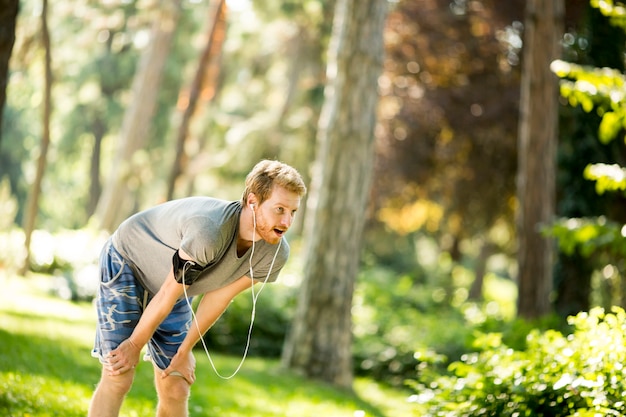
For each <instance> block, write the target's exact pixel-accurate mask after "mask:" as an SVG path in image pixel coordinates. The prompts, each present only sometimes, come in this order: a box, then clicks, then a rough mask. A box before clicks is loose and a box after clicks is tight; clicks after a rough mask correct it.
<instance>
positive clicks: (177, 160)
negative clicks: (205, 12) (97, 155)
mask: <svg viewBox="0 0 626 417" xmlns="http://www.w3.org/2000/svg"><path fill="white" fill-rule="evenodd" d="M207 27H208V31H209V32H208V35H207V42H206V45H205V47H204V51H203V52H202V55H201V56H200V62H199V63H198V68H197V69H196V75H195V77H194V80H193V82H192V84H191V87H190V88H189V91H188V92H187V94H186V95H187V97H186V98H184V99H183V100H179V101H184V102H185V103H184V104H183V105H184V106H185V109H184V112H183V118H182V121H181V123H180V127H179V128H178V135H177V137H176V151H175V155H174V163H173V165H172V170H171V172H170V176H169V180H168V183H167V195H166V199H167V200H171V199H172V198H174V190H175V188H176V182H177V180H178V178H179V177H180V176H181V175H182V174H183V172H184V170H185V166H186V165H187V160H188V157H187V155H186V153H185V142H186V141H187V136H188V134H189V125H190V124H191V119H192V117H193V115H194V113H195V111H196V107H197V104H198V99H199V98H200V96H201V93H202V92H203V91H204V90H206V89H210V91H211V92H210V93H209V94H207V97H205V100H210V99H211V98H213V97H214V96H215V91H216V89H217V79H218V75H219V66H217V65H211V63H215V62H217V59H216V58H217V57H218V56H219V55H220V54H221V51H222V45H223V44H224V39H225V35H226V1H225V0H214V1H213V4H212V7H211V8H210V10H209V19H208V22H207ZM211 69H214V70H213V71H211Z"/></svg>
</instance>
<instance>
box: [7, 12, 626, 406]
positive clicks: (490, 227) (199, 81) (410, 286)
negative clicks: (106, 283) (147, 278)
mask: <svg viewBox="0 0 626 417" xmlns="http://www.w3.org/2000/svg"><path fill="white" fill-rule="evenodd" d="M5 3H6V4H5ZM352 3H353V2H347V1H340V0H337V1H332V0H299V1H290V0H284V1H277V0H264V1H258V0H228V1H194V0H169V1H165V0H163V1H156V0H140V1H124V0H121V1H120V0H107V1H91V0H73V1H71V2H57V3H54V4H50V5H48V4H47V2H45V1H44V2H43V3H42V2H41V1H35V0H23V1H21V2H19V13H17V14H15V15H14V16H16V17H15V18H14V20H13V21H14V35H15V38H14V44H13V46H12V49H11V47H9V48H8V53H7V48H6V43H5V44H3V45H4V47H3V54H4V55H3V56H4V59H5V63H7V62H8V67H7V71H6V72H5V74H6V76H5V77H4V80H3V79H0V84H3V82H4V81H5V80H6V82H5V83H4V84H5V86H6V91H5V92H3V99H4V108H3V113H2V119H1V125H0V126H1V130H0V274H2V275H4V276H5V277H9V276H11V277H13V276H25V277H29V276H33V274H38V275H44V276H46V277H49V283H50V289H51V291H52V292H53V293H54V294H56V295H58V296H60V297H63V298H65V299H68V300H76V301H78V300H87V301H89V300H91V298H92V297H93V295H94V293H95V289H96V286H97V269H96V268H95V267H94V265H95V263H96V261H97V257H98V253H99V250H100V248H101V245H102V243H103V242H104V240H105V239H106V237H107V236H108V234H109V233H111V232H112V231H113V230H114V229H115V228H116V227H117V225H119V223H120V222H121V221H123V220H124V219H125V218H126V217H127V216H129V215H130V214H132V213H134V212H136V211H138V210H141V209H144V208H148V207H150V206H152V205H155V204H158V203H161V202H163V201H166V200H169V199H173V198H180V197H185V196H189V195H209V196H213V197H218V198H224V199H232V200H236V199H239V198H240V193H241V191H242V184H243V181H244V178H245V175H246V174H247V172H248V171H249V169H250V168H251V167H252V166H253V165H254V164H255V163H256V162H257V161H258V160H260V159H262V158H270V159H279V160H282V161H284V162H286V163H289V164H290V165H292V166H294V167H296V168H297V169H298V170H299V171H300V172H301V173H302V175H303V176H304V177H305V180H306V182H307V184H310V186H309V189H310V191H311V192H310V193H309V194H308V197H311V196H319V195H325V194H323V191H324V190H326V192H327V193H328V196H327V197H326V199H327V200H342V199H346V200H348V202H347V203H346V207H349V206H350V204H351V203H352V204H354V205H358V206H360V207H362V213H361V212H359V211H357V212H356V213H357V214H358V215H356V217H357V224H356V229H354V230H358V234H357V235H355V237H356V239H355V240H357V241H358V242H357V243H358V244H357V245H352V246H350V248H347V249H346V256H348V257H350V258H352V259H354V260H355V262H356V265H357V268H356V269H354V268H353V269H350V268H347V270H344V271H340V273H339V275H340V276H339V277H337V278H336V279H337V280H339V281H342V280H348V282H352V281H353V282H354V289H353V291H352V290H348V293H347V295H346V297H344V302H345V303H347V304H348V306H349V307H348V309H347V310H348V313H347V314H349V316H350V320H351V323H352V324H351V328H350V330H349V331H350V332H351V339H350V338H349V340H348V342H347V349H349V351H350V352H351V355H352V358H353V362H352V363H351V365H350V366H351V372H354V373H355V374H356V375H368V376H372V377H375V378H377V379H380V380H382V381H385V382H386V383H389V384H391V385H394V386H398V387H400V386H404V385H405V381H406V380H407V379H408V380H414V381H418V382H419V381H422V382H425V381H429V378H431V377H432V376H429V375H430V374H428V372H427V371H426V368H427V366H428V367H434V369H435V370H436V372H442V373H445V372H446V371H445V369H446V367H447V366H448V365H449V364H450V363H453V362H454V361H458V360H460V359H461V358H463V357H464V355H465V354H467V353H468V352H474V351H476V350H477V347H476V341H477V340H482V341H483V342H484V339H481V338H480V337H481V335H483V334H487V333H491V332H498V333H499V334H500V335H501V336H502V338H503V339H502V340H503V343H506V344H507V346H511V347H513V348H515V349H520V350H523V349H524V348H525V347H526V337H527V335H528V334H529V333H531V331H532V330H533V329H549V328H550V329H559V330H560V331H564V332H567V331H569V330H568V329H570V328H569V327H568V322H567V317H569V316H571V315H575V314H578V313H579V312H584V311H589V310H590V309H592V308H593V307H598V306H599V307H603V308H605V309H607V310H608V309H610V308H611V307H612V306H624V304H626V283H625V282H624V280H623V276H624V270H625V267H626V266H625V265H624V255H626V245H625V244H624V236H625V235H626V228H624V224H625V223H626V209H625V207H626V206H625V205H624V204H625V201H624V190H625V189H626V180H625V179H624V178H625V175H624V172H625V171H624V169H623V168H622V167H623V166H624V165H626V148H625V146H624V139H623V138H624V126H625V124H624V120H625V119H624V110H623V109H622V107H623V106H624V92H625V91H624V78H623V76H622V72H623V70H624V51H625V46H626V45H625V39H626V37H625V32H624V29H623V27H622V26H623V25H624V20H623V18H622V17H620V10H619V7H620V6H619V5H616V6H615V7H614V5H613V2H598V1H593V0H592V1H591V2H589V1H587V0H566V1H565V2H564V3H561V2H560V1H555V2H552V1H551V0H544V1H539V0H536V1H529V2H526V1H523V0H507V1H500V0H393V1H388V2H383V3H385V8H386V10H385V11H384V13H385V15H384V16H382V17H383V18H384V19H382V18H381V20H380V21H381V22H384V24H383V25H382V26H381V30H380V31H379V33H378V35H379V37H380V39H381V42H382V44H381V48H380V53H378V49H375V48H374V46H375V45H374V44H370V43H368V40H367V39H360V38H359V36H361V35H362V34H363V32H359V31H358V30H354V29H353V30H349V28H350V27H352V28H354V26H349V25H348V23H347V22H350V19H348V18H345V22H346V23H345V25H343V26H342V22H343V21H342V20H341V19H338V18H337V15H338V13H339V11H340V10H342V9H341V7H339V6H342V7H345V8H346V9H345V10H344V13H346V15H349V14H350V13H351V10H353V9H354V10H356V6H354V5H353V4H352ZM370 3H372V4H373V3H375V2H370ZM10 4H13V7H15V2H12V1H6V0H5V1H3V2H2V6H0V7H2V8H4V9H5V12H3V13H0V15H2V17H3V18H4V19H5V20H3V21H2V22H0V26H1V27H3V28H7V30H5V32H7V33H8V32H11V31H10V30H9V29H10V28H11V26H10V24H8V23H7V22H9V21H10V19H8V20H7V18H6V16H5V15H6V14H8V13H9V11H10V9H9V5H10ZM346 4H348V6H346ZM350 4H352V5H351V6H350ZM541 4H543V6H541ZM42 5H43V6H42ZM557 5H560V7H559V6H557ZM533 7H536V8H537V9H540V8H541V7H544V10H546V9H545V8H551V7H553V9H552V10H553V11H554V14H553V15H549V14H545V13H544V12H538V13H537V12H536V10H530V9H532V8H533ZM346 10H347V11H346ZM372 10H374V9H373V8H372V9H371V11H372ZM372 13H373V11H372ZM542 13H543V14H542ZM537 16H540V18H537ZM42 17H45V19H42ZM344 17H345V16H344ZM375 17H376V16H373V15H372V16H368V15H365V17H364V18H363V16H361V18H363V25H364V26H366V25H367V24H368V22H374V21H375V20H376V19H375ZM541 17H544V18H545V19H552V20H550V21H548V22H541ZM378 18H380V16H378ZM44 21H45V23H43V22H44ZM352 24H354V21H352ZM342 27H343V28H344V29H345V30H346V33H345V34H344V35H343V36H345V37H346V38H341V35H339V34H338V32H340V31H341V28H342ZM357 27H358V25H357ZM545 28H552V32H550V33H546V32H542V30H544V29H545ZM374 29H375V28H374ZM530 29H532V33H534V35H535V36H534V38H532V39H531V38H530V37H528V34H529V31H530ZM375 35H376V34H375ZM350 36H353V37H354V38H350ZM542 36H546V37H545V38H543V39H544V40H546V39H547V40H548V42H543V43H542V38H541V37H542ZM9 37H10V36H9ZM5 38H6V36H5ZM337 39H343V40H344V41H345V42H344V43H341V42H339V40H337ZM346 39H347V40H346ZM374 39H375V37H374ZM550 39H556V42H555V43H554V44H555V45H556V47H558V49H553V48H552V44H551V43H550ZM349 40H351V42H349ZM359 40H361V41H363V42H359ZM542 45H543V46H542ZM368 46H372V48H373V49H372V50H373V51H374V52H375V53H376V56H377V57H378V58H377V59H378V60H379V61H373V62H374V64H373V65H372V67H368V65H355V63H356V62H363V61H354V62H353V63H352V65H351V64H350V61H349V59H350V54H353V55H355V56H358V55H359V54H364V55H367V52H368V51H366V50H367V48H368ZM342 48H344V49H342ZM350 48H352V49H350ZM553 50H554V51H556V55H555V54H552V55H550V53H549V52H550V51H553ZM369 52H370V53H371V51H369ZM342 54H343V55H342ZM542 54H543V55H542ZM542 59H543V60H544V61H543V64H542V63H541V62H542V61H541V60H542ZM342 60H347V61H342ZM342 62H343V63H344V64H346V62H347V65H342ZM365 62H367V61H365ZM377 62H378V63H377ZM337 63H338V64H337ZM538 68H539V69H538ZM333 70H334V71H336V72H337V73H338V74H339V76H336V74H335V73H333ZM541 71H543V73H544V74H545V73H547V74H548V75H547V76H546V75H543V78H541V77H542V76H541V75H538V72H539V73H540V72H541ZM363 74H369V75H371V74H373V76H375V78H374V79H375V80H376V81H375V82H373V83H369V84H367V83H365V84H364V83H363V82H357V81H359V80H360V81H362V80H364V79H365V80H366V79H367V78H365V77H363V76H362V75H363ZM542 79H543V81H542ZM341 80H343V83H344V84H343V86H344V87H345V89H346V91H345V92H340V91H341V90H340V89H339V86H341V84H339V81H341ZM351 80H352V82H351ZM331 82H334V83H335V84H331ZM542 83H543V84H542ZM329 85H334V86H335V87H336V89H335V94H336V95H338V96H341V94H344V96H343V97H344V99H343V102H341V101H339V102H338V104H337V107H338V108H340V109H341V108H343V107H346V106H348V107H349V106H350V103H352V104H354V103H357V104H358V103H360V99H359V97H360V96H359V95H357V94H356V93H355V92H356V91H361V92H363V91H365V90H367V91H369V92H370V93H371V94H373V95H375V96H376V97H377V101H376V107H375V110H374V112H372V114H367V112H362V113H360V118H358V117H356V116H355V115H352V116H351V115H350V113H349V112H348V113H343V116H341V117H339V120H340V121H339V122H337V124H336V125H333V124H332V122H328V121H327V120H325V119H324V118H323V117H320V115H321V114H323V109H324V108H325V106H328V107H329V108H330V105H329V104H328V103H329V102H331V101H332V97H331V93H332V92H329V91H330V89H329V88H328V86H329ZM537 85H539V86H540V87H541V86H543V87H541V88H540V90H537V88H536V87H537ZM559 92H560V94H559ZM4 93H5V94H4ZM546 97H547V98H546ZM550 97H552V98H550ZM346 103H347V104H346ZM342 106H343V107H342ZM357 107H358V106H357ZM325 111H329V112H330V110H325ZM337 113H338V114H339V115H342V113H341V110H337ZM542 115H548V116H549V117H547V118H546V119H539V117H540V116H542ZM551 121H552V122H551ZM533 123H534V124H533ZM353 124H354V125H357V126H364V125H368V124H371V128H369V131H367V130H366V131H365V133H364V135H365V140H364V142H362V143H363V145H362V146H364V147H365V148H364V149H367V152H368V153H371V162H369V165H367V164H365V165H361V166H360V169H362V170H363V171H354V170H353V171H350V169H353V168H350V169H348V168H346V169H347V171H343V173H342V174H341V175H343V176H344V177H346V176H347V177H349V178H352V181H349V180H346V181H345V182H344V183H341V182H339V185H338V186H336V187H335V188H333V183H332V180H331V179H332V178H333V175H334V174H333V173H332V172H331V167H332V166H334V165H337V164H336V162H337V161H340V162H341V159H337V158H335V159H333V155H335V154H334V153H333V152H335V153H337V152H338V153H341V154H342V157H343V158H347V159H348V160H349V159H350V155H349V154H348V155H346V152H345V149H346V148H343V149H344V151H333V149H340V150H341V149H342V148H341V147H339V148H333V147H332V143H335V142H336V143H340V144H341V143H343V144H344V145H345V144H346V143H352V145H353V146H354V148H353V149H361V148H360V147H359V146H361V145H360V144H359V142H356V141H355V142H352V141H353V140H354V138H353V137H352V132H354V131H353V130H350V129H348V128H346V129H347V130H344V131H343V132H344V133H345V132H347V134H344V133H342V130H341V128H342V127H343V128H345V126H349V125H353ZM328 132H331V133H332V132H335V133H334V135H333V134H331V133H328ZM320 143H330V144H331V145H329V146H330V148H329V149H330V150H327V154H326V155H325V154H324V151H323V149H324V147H323V146H322V145H320ZM354 158H357V156H356V155H355V156H354ZM333 161H334V162H335V164H334V163H333ZM316 164H317V165H316ZM345 164H347V162H345ZM363 172H366V173H367V176H364V175H363ZM535 174H537V175H535ZM341 175H339V174H338V176H339V177H341ZM321 178H323V179H321ZM361 179H362V181H361ZM316 181H317V182H316ZM342 184H344V185H345V184H352V185H350V186H351V187H352V189H350V190H348V189H347V188H345V187H344V185H342ZM355 196H356V197H355ZM546 196H548V197H546ZM311 200H313V198H310V201H307V202H305V204H303V208H302V210H301V211H300V212H299V213H298V218H297V222H296V224H295V225H294V226H293V227H292V230H291V231H290V232H289V235H288V240H289V242H290V244H291V247H292V257H291V259H290V261H289V264H288V265H287V267H286V268H285V270H284V271H283V272H282V274H281V278H280V280H279V281H280V283H279V284H278V285H274V286H272V288H268V289H267V290H266V291H268V294H269V295H268V294H264V296H263V297H261V301H260V304H261V306H260V308H259V312H258V319H257V325H256V326H257V327H256V328H255V337H254V338H253V347H252V354H253V355H259V356H266V357H274V358H278V357H280V356H281V354H282V353H281V352H283V346H284V343H286V341H287V339H288V336H287V332H288V329H289V328H290V326H292V322H293V321H294V320H298V318H297V314H296V310H297V309H298V307H297V306H298V293H299V292H300V291H306V289H304V290H303V289H302V287H303V285H302V283H303V282H306V280H307V278H310V279H313V278H314V277H313V278H311V277H307V270H309V271H310V268H307V267H306V265H308V266H309V267H310V266H311V265H317V264H319V263H320V262H321V259H323V257H324V256H325V255H324V254H318V255H316V254H315V252H316V250H317V251H321V249H319V248H318V247H316V246H315V245H310V244H309V241H311V240H313V241H317V240H319V239H317V238H313V236H323V235H324V234H325V233H326V234H330V236H331V237H332V233H333V232H334V231H335V230H337V229H339V228H340V225H341V224H342V223H341V222H342V221H345V217H342V216H341V215H339V216H337V217H336V218H333V217H331V218H330V220H329V221H327V222H323V221H321V220H319V219H320V218H322V217H323V216H315V215H314V213H315V212H319V211H320V210H323V208H321V207H320V205H323V204H324V203H323V201H326V200H325V199H324V198H321V199H320V200H319V201H322V203H320V202H319V201H311ZM329 204H332V203H329ZM341 212H342V213H344V215H347V216H351V215H353V214H354V213H352V212H351V211H349V210H348V209H344V210H343V211H340V213H341ZM537 212H538V213H540V214H538V215H535V214H534V213H537ZM351 213H352V214H351ZM359 213H361V214H362V215H361V214H359ZM529 219H530V221H531V222H530V223H528V222H527V221H528V220H529ZM529 224H530V226H528V225H529ZM337 233H339V232H337ZM361 235H362V236H361ZM335 240H341V239H339V238H337V239H335ZM344 241H345V240H344ZM533 242H540V244H537V243H533ZM307 248H309V249H310V250H307ZM316 248H317V249H316ZM353 270H354V275H355V276H354V277H351V276H350V274H351V273H352V271H353ZM526 271H528V272H526ZM351 280H352V281H351ZM249 309H250V300H249V298H248V297H240V298H238V299H236V300H235V302H234V304H233V307H232V308H231V309H229V310H228V312H227V313H226V314H225V315H224V316H223V317H222V319H221V320H220V322H219V323H218V324H217V325H216V326H215V328H214V329H212V330H211V331H210V332H209V333H208V334H207V336H206V339H207V341H208V342H209V343H210V345H211V346H212V347H213V348H215V349H218V350H220V351H223V352H230V351H231V350H232V349H233V347H234V351H235V352H238V351H239V347H240V346H241V345H242V344H243V343H244V341H245V334H246V330H247V325H248V320H249ZM339 331H340V332H341V331H342V330H339ZM345 331H346V330H345V328H344V330H343V332H345ZM342 340H343V339H342ZM342 343H344V342H342ZM296 366H298V365H297V363H296ZM299 366H302V364H300V365H299ZM305 368H306V366H305ZM428 369H431V368H428ZM318 376H320V375H318ZM322 377H323V375H322ZM333 378H334V377H330V378H329V379H330V380H331V381H333ZM334 382H337V381H336V380H334ZM340 385H345V384H343V383H340ZM348 385H349V384H348ZM431 388H432V387H431ZM418 391H419V390H418ZM493 415H496V414H493ZM502 415H504V414H502ZM546 415H556V414H546Z"/></svg>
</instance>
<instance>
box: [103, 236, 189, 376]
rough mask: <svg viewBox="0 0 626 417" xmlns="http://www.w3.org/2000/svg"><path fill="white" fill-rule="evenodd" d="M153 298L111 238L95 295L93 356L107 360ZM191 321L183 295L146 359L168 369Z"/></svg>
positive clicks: (156, 334) (151, 345)
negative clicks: (95, 326)
mask: <svg viewBox="0 0 626 417" xmlns="http://www.w3.org/2000/svg"><path fill="white" fill-rule="evenodd" d="M151 299H152V296H151V295H150V294H149V293H148V291H146V290H145V289H144V288H143V287H142V285H141V284H140V283H139V282H138V281H137V279H136V278H135V276H134V275H133V271H132V270H131V269H130V267H129V265H128V263H127V262H126V261H124V259H123V258H122V256H121V255H120V254H119V252H118V251H117V250H116V249H115V248H114V247H113V245H112V244H111V241H110V240H109V241H108V242H107V243H106V245H105V246H104V248H103V249H102V253H101V254H100V287H99V290H98V295H97V297H96V310H97V313H98V326H97V329H96V340H95V343H94V348H93V351H92V352H91V355H92V356H93V357H96V358H99V359H100V362H102V363H106V359H105V358H106V356H107V355H108V353H109V352H110V351H112V350H114V349H115V348H117V346H119V345H120V344H121V343H122V342H123V341H124V340H126V339H128V338H129V337H130V335H131V334H132V333H133V330H134V329H135V326H136V325H137V323H138V322H139V319H140V318H141V315H142V313H143V311H144V310H145V308H146V306H147V305H148V303H149V302H150V300H151ZM190 301H191V300H190ZM190 324H191V311H190V310H189V306H188V305H187V301H186V300H185V299H184V298H182V299H181V300H179V301H178V302H177V303H176V304H175V305H174V308H173V309H172V311H171V313H170V314H169V315H168V316H167V317H166V318H165V320H163V322H162V323H161V324H160V325H159V327H158V328H157V329H156V331H155V332H154V334H153V335H152V338H151V339H150V341H149V342H148V351H147V353H146V355H145V356H144V360H151V361H152V362H153V363H154V364H155V365H156V366H158V367H159V368H160V369H165V368H167V367H168V366H169V364H170V362H171V360H172V358H173V357H174V355H175V354H176V352H177V351H178V347H179V346H180V344H181V343H182V341H183V339H184V338H185V336H186V335H187V332H188V330H189V326H190Z"/></svg>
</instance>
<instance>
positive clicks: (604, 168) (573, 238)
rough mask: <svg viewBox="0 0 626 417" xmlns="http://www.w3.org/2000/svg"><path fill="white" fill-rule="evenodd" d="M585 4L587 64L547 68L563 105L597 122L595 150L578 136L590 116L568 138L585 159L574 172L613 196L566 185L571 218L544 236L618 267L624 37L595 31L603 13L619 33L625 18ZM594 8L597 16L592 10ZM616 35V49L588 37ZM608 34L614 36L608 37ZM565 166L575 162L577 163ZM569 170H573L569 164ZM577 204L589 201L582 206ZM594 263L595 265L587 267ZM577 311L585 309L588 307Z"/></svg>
mask: <svg viewBox="0 0 626 417" xmlns="http://www.w3.org/2000/svg"><path fill="white" fill-rule="evenodd" d="M590 4H591V6H592V7H593V8H594V9H592V10H591V12H590V20H591V22H592V23H591V24H592V25H595V26H598V27H595V26H594V27H592V28H591V32H592V35H589V36H588V38H590V42H591V43H592V46H594V48H595V49H594V48H590V49H593V50H590V51H588V55H589V56H588V57H587V59H588V60H589V61H590V65H579V64H574V63H570V62H566V61H561V60H557V61H555V62H553V63H552V66H551V69H552V71H553V72H554V73H555V74H556V75H557V76H559V77H560V78H561V84H560V92H561V95H562V96H563V97H564V98H565V99H566V101H567V103H568V104H569V105H570V106H572V107H577V108H580V109H582V110H583V111H584V112H586V113H587V114H589V115H593V114H596V115H597V117H598V118H599V124H598V125H597V132H594V133H595V136H596V137H597V139H598V140H599V142H600V144H599V146H596V147H595V148H594V147H593V146H590V145H588V144H584V143H583V142H584V140H585V139H584V138H581V137H580V134H581V132H583V131H585V127H587V126H590V125H593V126H596V125H595V124H594V123H595V122H594V121H593V120H591V121H590V118H589V117H584V119H583V120H584V121H583V122H582V124H586V125H587V126H585V127H581V128H580V130H579V135H577V136H576V137H575V138H570V139H569V142H571V143H570V145H569V146H570V147H573V148H576V147H579V148H580V149H584V151H581V152H580V153H579V154H578V157H579V158H585V161H586V163H587V165H586V167H585V168H584V170H583V171H582V172H577V174H579V175H581V176H583V177H584V178H585V179H587V180H591V181H594V182H595V192H596V194H597V195H598V196H601V197H603V195H604V194H606V193H614V196H613V198H611V199H607V198H606V197H603V198H601V197H596V198H590V197H586V198H585V196H586V193H584V191H585V189H586V188H585V187H584V186H581V185H579V186H577V187H576V186H571V187H570V190H569V191H568V190H566V191H565V192H566V193H567V192H569V193H571V195H566V196H565V198H564V200H565V201H566V202H567V203H568V204H569V209H570V210H567V209H566V210H562V215H565V216H570V218H561V219H558V220H557V221H555V222H554V223H553V224H552V225H550V226H548V227H546V228H545V230H544V232H545V233H546V235H548V236H552V237H555V238H556V239H557V241H558V243H559V246H560V248H561V251H562V253H564V254H566V255H568V256H573V255H576V256H578V255H581V256H583V257H585V258H587V260H584V261H582V262H587V263H588V264H589V266H591V268H593V267H598V266H600V267H601V266H602V265H597V263H598V260H600V262H602V261H605V262H608V263H613V264H616V265H620V260H621V259H623V254H624V253H625V251H626V247H625V245H624V243H623V241H624V233H625V229H624V226H623V223H624V221H626V220H625V219H624V216H623V214H622V213H623V210H622V209H621V207H623V196H625V195H626V194H625V190H626V175H625V173H626V169H625V168H624V167H622V166H620V165H619V164H618V163H615V162H619V163H622V164H623V160H624V159H623V156H624V154H625V153H624V146H623V144H622V146H619V148H618V146H615V145H617V144H614V142H615V139H617V138H623V137H624V132H626V129H625V128H626V77H624V75H623V73H622V69H623V65H624V64H623V59H622V55H623V35H624V34H623V33H622V32H621V30H620V29H617V30H615V28H611V29H612V32H611V31H607V30H606V28H601V27H600V25H602V24H604V22H605V20H606V19H605V18H604V17H602V15H604V16H608V17H609V18H610V22H611V23H612V24H613V25H616V26H619V27H620V28H621V29H626V25H625V23H626V20H624V18H623V11H624V7H623V5H622V4H620V3H614V2H613V1H598V0H591V1H590ZM598 10H599V12H600V13H601V14H600V13H598V12H597V11H598ZM596 16H599V17H600V18H598V17H596ZM607 26H608V25H607ZM615 32H619V33H618V34H617V35H619V36H618V37H619V38H620V39H622V42H621V44H620V45H619V47H604V46H603V44H599V43H598V42H599V41H596V40H595V39H594V36H593V35H594V34H595V35H596V36H595V38H596V39H606V40H609V39H611V40H613V39H614V38H615V36H616V35H615ZM611 33H613V36H610V34H611ZM603 36H604V38H602V37H603ZM594 42H595V44H593V43H594ZM615 42H616V43H619V42H620V41H619V40H616V41H615ZM603 48H604V49H603ZM616 48H617V49H616ZM595 65H601V66H600V67H596V66H595ZM608 65H612V66H614V67H615V69H613V68H608V67H607V66H608ZM566 142H568V140H566ZM609 144H612V145H614V146H613V149H612V148H609V146H608V145H609ZM600 147H601V148H602V149H601V150H600V149H599V148H600ZM570 159H571V158H570ZM570 162H574V163H576V164H579V163H580V162H579V161H570ZM569 168H573V165H570V166H569ZM565 175H567V174H565ZM571 182H573V183H575V182H576V181H575V180H574V181H571ZM575 200H579V202H575ZM580 200H583V201H584V200H587V201H588V202H586V203H585V202H582V203H581V202H580ZM591 200H593V201H591ZM600 201H602V203H600ZM598 209H599V210H598ZM592 255H604V256H595V258H594V261H592V259H591V257H592ZM593 262H595V263H594V264H593V265H591V264H592V263H593ZM589 266H588V267H589ZM578 269H579V270H581V271H582V270H584V269H585V268H582V266H579V268H578ZM582 308H583V309H587V307H582Z"/></svg>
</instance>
